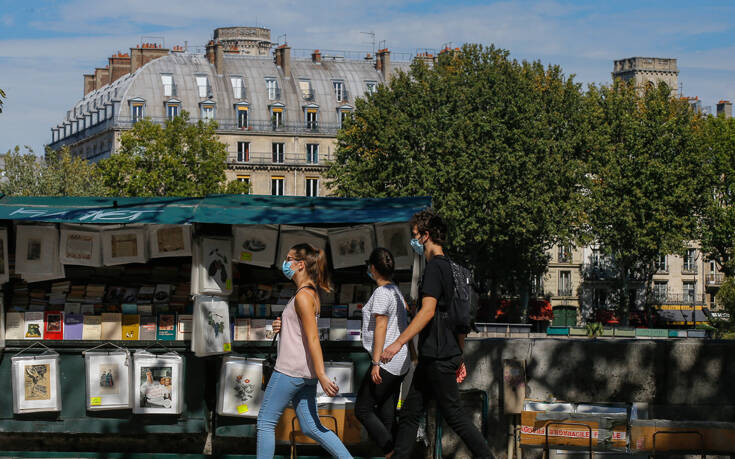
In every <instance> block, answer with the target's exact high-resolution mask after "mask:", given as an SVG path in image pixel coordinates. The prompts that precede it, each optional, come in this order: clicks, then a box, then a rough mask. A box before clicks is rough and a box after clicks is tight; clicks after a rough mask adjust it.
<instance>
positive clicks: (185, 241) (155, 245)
mask: <svg viewBox="0 0 735 459" xmlns="http://www.w3.org/2000/svg"><path fill="white" fill-rule="evenodd" d="M149 241H150V251H151V257H152V258H163V257H187V256H191V226H189V225H151V226H150V227H149Z"/></svg>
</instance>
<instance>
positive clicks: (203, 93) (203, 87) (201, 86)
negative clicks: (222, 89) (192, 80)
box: [196, 76, 209, 98]
mask: <svg viewBox="0 0 735 459" xmlns="http://www.w3.org/2000/svg"><path fill="white" fill-rule="evenodd" d="M196 82H197V89H198V91H199V97H202V98H204V97H207V95H208V92H209V91H207V87H208V84H207V77H205V76H198V77H196Z"/></svg>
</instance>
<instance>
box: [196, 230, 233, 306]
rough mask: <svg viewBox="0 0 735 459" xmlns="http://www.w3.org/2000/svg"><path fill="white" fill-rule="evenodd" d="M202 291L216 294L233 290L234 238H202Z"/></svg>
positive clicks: (223, 293) (226, 293) (200, 286)
mask: <svg viewBox="0 0 735 459" xmlns="http://www.w3.org/2000/svg"><path fill="white" fill-rule="evenodd" d="M201 262H202V266H201V268H200V272H201V279H200V285H199V288H200V291H201V293H208V294H214V295H228V294H230V293H231V292H232V240H231V239H224V238H206V237H205V238H202V257H201Z"/></svg>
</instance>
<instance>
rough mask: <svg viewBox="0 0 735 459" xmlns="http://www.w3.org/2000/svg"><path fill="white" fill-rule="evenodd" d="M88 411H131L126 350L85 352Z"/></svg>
mask: <svg viewBox="0 0 735 459" xmlns="http://www.w3.org/2000/svg"><path fill="white" fill-rule="evenodd" d="M84 359H85V365H86V373H87V409H88V410H92V411H94V410H111V409H125V408H130V402H131V398H130V390H131V389H130V376H131V365H130V354H129V353H128V352H126V351H112V352H102V351H97V352H95V351H87V352H85V353H84Z"/></svg>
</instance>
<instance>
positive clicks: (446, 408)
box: [393, 356, 493, 459]
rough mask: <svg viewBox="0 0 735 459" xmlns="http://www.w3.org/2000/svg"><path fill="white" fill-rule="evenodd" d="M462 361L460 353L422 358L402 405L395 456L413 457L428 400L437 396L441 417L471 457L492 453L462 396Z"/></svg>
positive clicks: (490, 454) (488, 456)
mask: <svg viewBox="0 0 735 459" xmlns="http://www.w3.org/2000/svg"><path fill="white" fill-rule="evenodd" d="M461 361H462V357H461V356H456V357H452V358H450V359H446V360H437V359H427V358H420V359H419V363H418V365H417V366H416V371H415V372H414V374H413V381H412V382H411V388H410V389H409V391H408V396H407V397H406V401H405V403H404V405H403V408H401V414H400V422H399V424H398V433H397V434H396V444H395V455H394V456H393V457H394V458H396V459H399V458H409V457H411V451H412V450H413V445H414V443H416V431H417V430H418V427H419V421H420V420H421V416H422V415H423V413H424V410H425V408H426V405H427V402H428V401H429V400H436V403H437V406H438V407H439V411H440V412H441V415H442V417H443V418H444V419H445V420H446V421H447V424H449V426H450V427H451V428H452V429H453V430H454V431H455V432H456V433H457V435H459V437H460V438H461V439H462V441H464V442H465V444H466V445H467V447H468V448H469V449H470V451H472V457H476V458H477V457H479V458H491V457H493V456H492V453H490V448H489V447H488V445H487V442H486V441H485V439H484V438H483V437H482V434H481V433H480V431H479V430H477V428H476V427H475V426H474V425H473V424H472V418H471V417H470V416H469V415H468V414H467V413H466V412H465V410H464V406H463V405H462V400H461V399H460V397H459V386H458V385H457V377H456V371H457V369H458V368H459V364H460V362H461ZM437 441H440V440H439V439H437Z"/></svg>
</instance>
